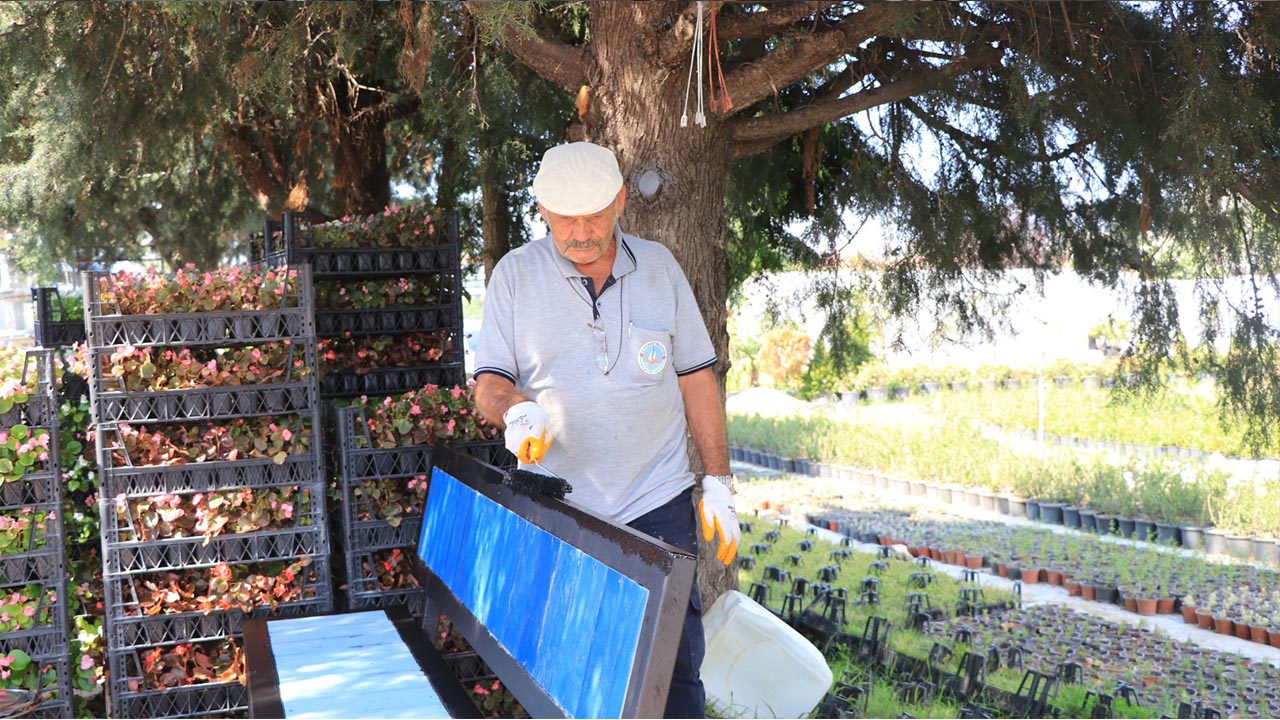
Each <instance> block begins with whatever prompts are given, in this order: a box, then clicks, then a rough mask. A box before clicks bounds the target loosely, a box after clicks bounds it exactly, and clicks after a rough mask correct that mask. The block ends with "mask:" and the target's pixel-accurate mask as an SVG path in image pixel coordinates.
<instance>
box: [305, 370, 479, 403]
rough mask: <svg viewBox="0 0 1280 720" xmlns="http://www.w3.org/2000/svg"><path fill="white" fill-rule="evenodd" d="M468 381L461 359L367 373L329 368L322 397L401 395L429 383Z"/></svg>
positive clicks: (322, 377)
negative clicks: (459, 360) (438, 363)
mask: <svg viewBox="0 0 1280 720" xmlns="http://www.w3.org/2000/svg"><path fill="white" fill-rule="evenodd" d="M465 380H466V369H465V368H464V367H463V364H462V363H461V362H450V363H442V364H440V365H421V366H416V367H388V368H374V369H371V370H368V371H365V372H357V371H355V370H326V371H325V373H324V375H322V376H321V377H320V395H321V396H322V397H356V396H359V395H401V394H403V393H407V392H411V391H414V390H421V389H422V388H424V387H426V386H427V385H439V386H441V387H451V386H453V385H461V384H462V383H463V382H464V381H465Z"/></svg>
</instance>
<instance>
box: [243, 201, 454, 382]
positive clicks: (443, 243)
mask: <svg viewBox="0 0 1280 720" xmlns="http://www.w3.org/2000/svg"><path fill="white" fill-rule="evenodd" d="M432 242H433V243H434V244H431V245H428V246H424V247H376V248H367V247H350V248H322V247H316V246H315V244H314V243H313V241H312V239H311V234H310V233H309V231H308V229H307V228H305V227H304V226H302V225H301V224H300V223H299V220H298V217H297V216H296V215H295V214H293V213H285V214H284V217H283V218H282V219H281V220H278V221H268V222H267V223H266V227H265V229H264V233H263V243H264V245H263V247H262V249H261V250H256V251H255V253H254V254H255V257H254V258H253V259H254V260H255V261H258V262H265V263H266V264H267V265H269V266H272V267H279V266H282V265H301V264H307V265H310V266H311V273H312V278H313V279H314V281H315V282H316V283H317V284H320V283H330V282H341V283H347V284H349V285H351V286H353V287H354V286H355V285H356V284H358V283H360V282H362V281H385V280H396V279H400V278H404V279H409V280H419V281H434V282H437V283H438V284H439V285H438V287H439V289H440V294H441V297H440V299H439V302H437V303H433V304H430V305H401V306H390V307H380V308H359V309H353V308H332V307H324V306H321V305H319V304H318V305H317V307H316V314H315V326H316V338H317V340H320V341H326V340H329V341H332V340H335V339H338V338H372V337H382V338H385V339H387V340H389V341H392V342H394V341H396V340H397V339H400V338H403V337H404V336H406V335H409V334H411V333H439V334H440V335H441V336H442V338H443V355H442V357H441V358H440V361H439V362H438V363H432V364H429V365H409V366H400V367H394V366H393V367H376V368H367V369H365V370H364V371H357V370H353V369H348V368H341V367H334V366H332V365H330V364H328V363H327V362H326V361H325V360H324V359H323V358H322V359H321V365H320V397H321V398H325V399H330V398H354V397H358V396H361V395H371V396H372V395H395V394H399V393H404V392H409V391H410V390H418V389H420V388H422V387H423V386H424V385H428V384H430V385H441V386H449V385H457V384H460V383H462V382H463V381H464V380H465V377H466V370H465V367H464V365H463V348H462V266H461V254H460V246H459V242H458V214H457V212H456V211H450V212H447V213H445V214H444V216H443V217H442V218H441V222H440V225H439V227H438V228H437V229H436V237H435V238H433V239H432Z"/></svg>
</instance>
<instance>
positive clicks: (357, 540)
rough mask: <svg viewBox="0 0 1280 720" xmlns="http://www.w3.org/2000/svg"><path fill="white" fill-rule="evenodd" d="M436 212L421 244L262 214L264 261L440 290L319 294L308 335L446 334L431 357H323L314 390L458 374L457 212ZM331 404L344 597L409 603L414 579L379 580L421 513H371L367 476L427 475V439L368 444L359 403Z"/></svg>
mask: <svg viewBox="0 0 1280 720" xmlns="http://www.w3.org/2000/svg"><path fill="white" fill-rule="evenodd" d="M438 220H439V222H436V223H432V225H433V227H434V232H435V236H434V237H429V239H428V243H430V244H424V246H421V247H399V246H397V245H398V244H399V243H397V242H396V240H395V239H394V238H386V242H385V243H384V244H385V245H387V246H385V247H342V248H333V247H317V243H316V242H315V240H314V230H313V229H310V228H306V227H303V226H301V225H300V223H299V221H298V218H297V216H295V215H293V214H291V213H285V215H284V216H283V218H282V219H281V220H279V221H268V222H267V223H266V226H265V228H264V232H263V247H262V249H261V250H259V251H257V252H256V253H255V257H254V259H255V260H257V261H263V262H266V264H268V265H272V266H277V265H282V264H296V263H306V264H309V265H310V266H311V268H312V275H313V277H314V278H315V280H316V282H317V283H321V282H334V283H345V286H346V287H349V288H351V289H352V291H353V292H355V291H356V289H357V288H358V287H359V286H360V284H361V283H363V282H367V281H382V280H395V279H398V278H405V279H410V280H416V281H425V282H435V283H436V284H437V287H438V288H439V289H440V290H441V297H440V302H439V303H437V304H432V305H417V306H391V307H382V308H366V309H359V310H353V309H335V308H326V307H323V306H321V305H320V304H319V303H317V307H316V335H317V337H318V338H320V339H321V340H333V339H336V338H361V337H374V336H382V337H383V338H385V339H387V340H390V341H392V342H395V341H396V340H398V339H400V338H404V337H406V336H407V335H409V334H410V333H421V332H427V333H440V335H441V336H442V337H443V338H444V354H443V355H442V357H441V358H440V361H439V362H438V363H434V364H431V365H414V366H408V367H394V366H393V367H378V368H369V369H365V370H362V371H360V372H357V371H354V370H349V369H343V368H335V367H328V366H326V360H325V358H324V357H322V358H321V379H320V396H321V398H322V399H325V400H335V401H342V400H344V399H350V398H355V397H358V396H371V397H375V398H376V397H378V396H393V395H400V394H403V393H406V392H413V391H418V390H422V389H423V387H425V386H427V385H437V386H440V387H446V388H447V387H452V386H455V385H461V384H463V383H465V381H466V371H465V367H464V363H463V345H462V343H463V333H462V265H461V251H460V242H459V235H458V214H457V212H456V211H448V212H445V213H443V214H442V215H441V216H440V217H439V218H438ZM422 229H423V228H419V227H415V228H414V230H422ZM415 235H416V233H415ZM409 244H414V243H409ZM333 414H334V415H335V416H336V417H332V418H331V419H332V421H333V422H334V424H336V425H337V435H336V444H337V446H338V457H337V458H335V460H334V464H335V466H336V467H337V469H338V481H339V482H338V484H339V487H340V491H341V500H340V503H339V506H338V507H336V508H335V512H336V513H339V514H340V516H341V519H342V524H341V533H342V538H343V560H344V561H345V567H346V572H345V580H346V586H347V594H346V599H347V603H348V606H349V607H351V608H353V609H354V608H366V607H381V606H385V605H388V604H407V605H409V606H410V607H411V608H412V609H415V610H416V609H417V608H419V607H420V606H421V601H422V594H421V592H420V591H419V590H418V589H417V588H415V587H409V586H396V583H384V582H382V581H380V579H379V575H380V574H385V575H392V576H394V577H397V578H404V577H405V575H406V574H407V568H408V564H407V559H408V555H409V554H411V553H412V550H413V548H415V547H416V546H417V542H418V535H419V527H420V525H421V519H420V518H406V519H405V520H404V521H403V522H401V523H400V524H399V525H398V526H397V527H393V526H392V525H391V524H390V523H388V522H386V521H384V520H379V519H374V515H375V514H376V513H374V512H373V508H371V507H370V506H369V503H368V501H367V500H368V493H367V492H366V491H365V489H366V487H367V486H369V485H370V484H372V483H385V482H394V483H399V484H400V485H404V484H407V483H408V482H409V481H411V480H413V479H414V478H420V477H423V476H429V475H430V470H431V460H430V457H431V455H430V446H427V445H420V446H412V447H405V448H395V449H373V448H370V447H369V446H368V444H367V425H366V424H365V423H364V421H363V415H362V414H361V411H360V410H359V408H358V407H346V408H335V409H334V413H333ZM357 420H359V421H358V422H357ZM326 424H328V423H326ZM361 438H364V439H365V441H366V442H365V444H363V445H360V442H361ZM463 450H464V451H465V452H469V453H471V454H473V455H476V456H478V457H480V458H481V459H483V460H485V461H486V462H491V463H493V464H496V465H500V466H511V465H514V462H515V458H513V457H512V456H511V455H510V454H509V453H507V452H506V450H505V448H503V447H502V444H501V442H496V443H494V442H487V443H468V444H466V445H465V446H464V447H463ZM337 531H338V528H335V532H337ZM387 563H392V564H394V565H395V566H396V567H395V568H394V569H393V570H392V571H390V572H388V573H380V569H381V566H383V565H385V564H387Z"/></svg>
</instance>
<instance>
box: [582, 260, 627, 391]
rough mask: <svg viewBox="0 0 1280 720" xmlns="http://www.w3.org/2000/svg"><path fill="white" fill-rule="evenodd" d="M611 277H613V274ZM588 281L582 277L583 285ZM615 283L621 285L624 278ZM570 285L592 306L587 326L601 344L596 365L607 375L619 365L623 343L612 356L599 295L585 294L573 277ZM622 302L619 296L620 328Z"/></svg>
mask: <svg viewBox="0 0 1280 720" xmlns="http://www.w3.org/2000/svg"><path fill="white" fill-rule="evenodd" d="M610 277H611V278H612V276H610ZM587 282H588V281H587V279H586V278H583V279H582V285H584V286H586V285H587ZM614 284H617V285H619V286H621V284H622V279H621V278H618V279H616V280H615V281H614ZM569 285H570V286H571V287H573V292H574V294H575V295H577V296H578V297H579V298H582V301H583V302H585V303H586V304H587V305H588V306H590V307H591V322H589V323H587V327H589V328H591V333H592V335H594V336H595V340H596V342H597V343H599V345H600V347H599V349H598V351H597V352H596V367H598V368H600V372H602V373H604V374H605V375H608V374H609V373H610V372H611V371H612V370H613V369H614V368H615V367H617V366H618V360H619V359H621V357H622V347H621V343H619V347H618V350H617V352H616V353H614V354H613V356H612V357H610V353H609V332H608V330H607V329H606V328H605V327H604V325H603V323H602V322H601V321H602V318H601V316H600V309H599V307H598V306H597V305H596V302H597V301H599V296H598V295H597V296H596V300H594V301H593V300H590V299H588V298H587V297H585V296H583V294H582V293H581V292H580V291H579V290H578V283H576V282H574V281H573V279H572V278H570V279H569ZM609 285H610V283H605V287H604V289H602V290H601V291H600V292H601V293H603V292H604V290H607V289H608V288H609ZM589 292H590V291H588V293H589ZM618 293H619V295H621V293H622V288H621V287H619V288H618ZM622 302H623V300H622V298H621V297H619V298H618V327H619V329H621V327H622ZM619 337H621V333H619Z"/></svg>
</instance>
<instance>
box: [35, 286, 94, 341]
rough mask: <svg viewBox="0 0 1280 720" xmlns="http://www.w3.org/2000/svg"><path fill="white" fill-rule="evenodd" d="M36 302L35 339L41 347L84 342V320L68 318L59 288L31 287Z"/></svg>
mask: <svg viewBox="0 0 1280 720" xmlns="http://www.w3.org/2000/svg"><path fill="white" fill-rule="evenodd" d="M31 300H32V302H33V303H35V308H36V317H35V332H34V334H35V340H36V344H37V345H39V346H41V347H46V348H51V347H62V346H65V345H74V344H75V343H78V342H84V339H85V330H84V320H83V319H80V320H68V319H67V310H66V306H65V305H63V302H62V295H61V293H59V292H58V289H57V288H53V287H41V288H31Z"/></svg>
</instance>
